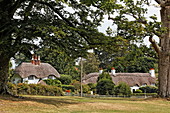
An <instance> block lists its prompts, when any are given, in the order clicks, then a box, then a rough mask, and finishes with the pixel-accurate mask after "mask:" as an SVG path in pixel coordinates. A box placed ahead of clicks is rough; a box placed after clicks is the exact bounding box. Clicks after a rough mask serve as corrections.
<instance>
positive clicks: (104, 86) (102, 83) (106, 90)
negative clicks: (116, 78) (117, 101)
mask: <svg viewBox="0 0 170 113" xmlns="http://www.w3.org/2000/svg"><path fill="white" fill-rule="evenodd" d="M114 86H115V84H114V83H113V81H112V80H110V79H101V80H99V81H98V82H97V86H96V90H97V94H99V95H112V94H113V93H114Z"/></svg>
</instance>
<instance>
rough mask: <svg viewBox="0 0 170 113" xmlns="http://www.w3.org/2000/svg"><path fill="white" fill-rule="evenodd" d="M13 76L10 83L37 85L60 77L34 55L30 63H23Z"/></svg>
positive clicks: (52, 68) (53, 69) (54, 70)
mask: <svg viewBox="0 0 170 113" xmlns="http://www.w3.org/2000/svg"><path fill="white" fill-rule="evenodd" d="M14 73H15V75H14V76H13V77H12V78H11V82H12V83H15V84H17V83H28V84H38V83H41V82H42V80H45V79H56V78H57V77H60V74H59V73H58V72H57V70H56V69H55V68H54V67H52V66H51V65H50V64H48V63H41V62H40V57H39V56H38V57H37V56H36V55H34V56H33V57H32V60H31V63H27V62H23V63H21V65H19V66H18V67H16V69H15V71H14Z"/></svg>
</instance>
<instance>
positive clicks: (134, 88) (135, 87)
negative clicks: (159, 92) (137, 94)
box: [130, 86, 139, 92]
mask: <svg viewBox="0 0 170 113" xmlns="http://www.w3.org/2000/svg"><path fill="white" fill-rule="evenodd" d="M130 89H131V92H133V90H135V91H136V90H137V89H139V87H138V86H132V87H130Z"/></svg>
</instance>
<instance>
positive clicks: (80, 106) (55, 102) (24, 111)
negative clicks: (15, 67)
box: [0, 95, 170, 113]
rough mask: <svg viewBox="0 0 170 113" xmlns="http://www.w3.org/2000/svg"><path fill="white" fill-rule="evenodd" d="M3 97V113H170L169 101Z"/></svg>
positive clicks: (28, 96)
mask: <svg viewBox="0 0 170 113" xmlns="http://www.w3.org/2000/svg"><path fill="white" fill-rule="evenodd" d="M24 97H25V98H23V99H18V98H12V97H4V96H3V97H2V96H0V113H170V101H167V100H166V99H132V98H84V97H71V96H58V97H56V96H30V95H27V96H24Z"/></svg>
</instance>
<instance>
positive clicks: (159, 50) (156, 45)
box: [149, 36, 161, 54]
mask: <svg viewBox="0 0 170 113" xmlns="http://www.w3.org/2000/svg"><path fill="white" fill-rule="evenodd" d="M149 41H150V42H151V44H152V46H153V47H154V49H155V51H156V52H157V53H158V54H160V53H161V49H160V47H159V45H158V44H157V43H156V41H155V40H154V39H153V36H150V37H149Z"/></svg>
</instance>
